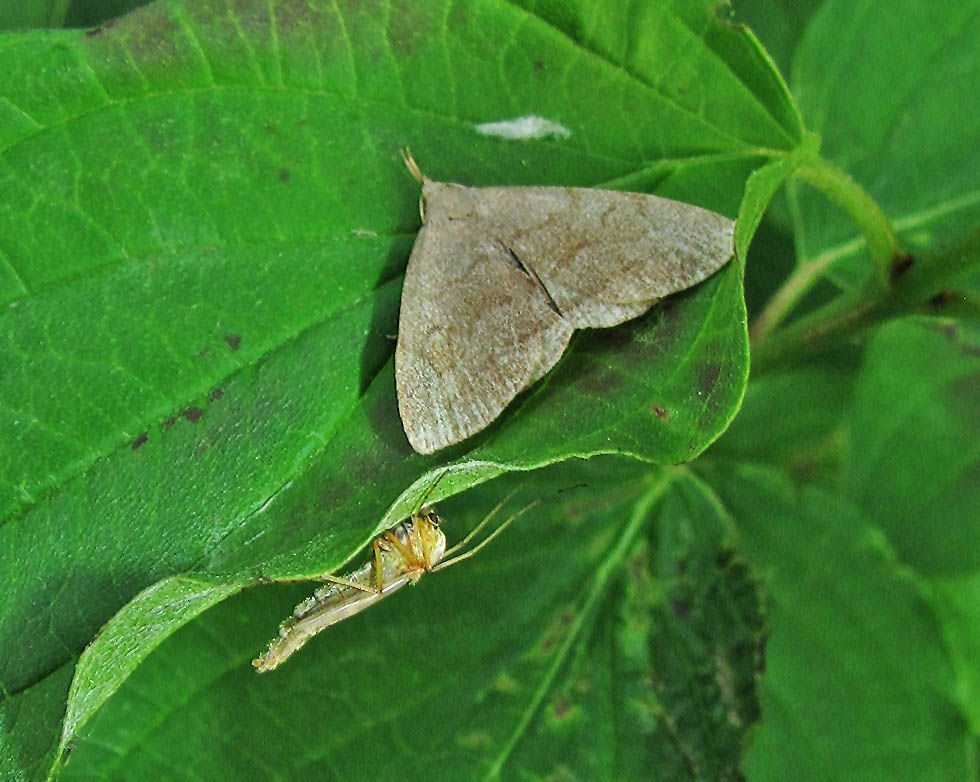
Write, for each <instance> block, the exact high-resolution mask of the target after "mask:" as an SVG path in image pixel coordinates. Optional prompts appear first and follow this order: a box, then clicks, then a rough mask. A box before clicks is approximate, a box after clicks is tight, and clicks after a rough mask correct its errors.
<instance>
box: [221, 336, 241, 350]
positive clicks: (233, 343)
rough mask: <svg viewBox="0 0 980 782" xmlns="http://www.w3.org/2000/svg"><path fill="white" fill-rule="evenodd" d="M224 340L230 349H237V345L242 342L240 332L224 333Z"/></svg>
mask: <svg viewBox="0 0 980 782" xmlns="http://www.w3.org/2000/svg"><path fill="white" fill-rule="evenodd" d="M225 342H227V343H228V347H230V348H231V349H232V350H235V351H237V350H238V346H239V345H241V344H242V335H241V334H225Z"/></svg>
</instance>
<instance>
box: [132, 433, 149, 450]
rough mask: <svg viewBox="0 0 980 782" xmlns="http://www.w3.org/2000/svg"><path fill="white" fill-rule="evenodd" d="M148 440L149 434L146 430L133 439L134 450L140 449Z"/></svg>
mask: <svg viewBox="0 0 980 782" xmlns="http://www.w3.org/2000/svg"><path fill="white" fill-rule="evenodd" d="M146 440H147V434H146V432H143V434H141V435H140V436H139V437H137V438H136V439H135V440H133V450H134V451H138V450H139V449H140V447H141V446H142V445H143V443H145V442H146Z"/></svg>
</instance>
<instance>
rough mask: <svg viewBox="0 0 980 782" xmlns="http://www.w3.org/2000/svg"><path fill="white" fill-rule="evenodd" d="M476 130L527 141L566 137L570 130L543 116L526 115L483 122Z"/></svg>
mask: <svg viewBox="0 0 980 782" xmlns="http://www.w3.org/2000/svg"><path fill="white" fill-rule="evenodd" d="M476 132H477V133H479V134H480V135H481V136H496V137H497V138H505V139H512V140H520V141H527V140H528V139H536V138H548V137H549V136H551V137H552V138H568V137H569V136H571V135H572V133H571V131H570V130H569V129H568V128H566V127H565V126H564V125H559V124H558V123H557V122H552V121H551V120H549V119H545V118H544V117H535V116H531V115H528V116H526V117H518V118H517V119H508V120H503V121H502V122H484V123H483V124H482V125H477V126H476Z"/></svg>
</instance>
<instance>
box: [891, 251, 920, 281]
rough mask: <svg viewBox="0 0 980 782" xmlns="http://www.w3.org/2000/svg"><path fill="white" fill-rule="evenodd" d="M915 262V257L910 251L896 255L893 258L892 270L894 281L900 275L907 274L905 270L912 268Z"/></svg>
mask: <svg viewBox="0 0 980 782" xmlns="http://www.w3.org/2000/svg"><path fill="white" fill-rule="evenodd" d="M914 263H915V258H913V257H912V256H911V254H909V253H904V254H902V255H896V256H895V258H894V259H892V271H891V275H892V282H894V281H895V280H897V279H898V278H899V277H901V276H902V275H903V274H905V272H907V271H908V270H909V269H911V268H912V266H913V264H914Z"/></svg>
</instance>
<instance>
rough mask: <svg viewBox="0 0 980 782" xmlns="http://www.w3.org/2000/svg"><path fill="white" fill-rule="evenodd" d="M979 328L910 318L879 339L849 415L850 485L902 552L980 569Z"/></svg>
mask: <svg viewBox="0 0 980 782" xmlns="http://www.w3.org/2000/svg"><path fill="white" fill-rule="evenodd" d="M978 432H980V328H978V327H977V326H976V325H973V324H970V323H967V322H965V321H953V320H945V319H943V320H940V319H934V318H907V319H904V320H899V321H896V322H893V323H890V324H888V325H887V326H885V327H884V328H882V329H881V331H880V332H879V333H878V334H876V335H875V338H874V339H873V340H872V342H871V344H870V346H869V349H868V352H867V356H866V357H865V362H864V365H863V367H862V369H861V373H860V374H859V375H858V381H857V387H856V399H855V405H854V409H853V413H852V415H851V420H850V453H849V461H850V463H849V464H848V469H847V473H846V474H847V478H848V485H847V490H848V494H849V495H850V497H851V498H852V499H853V500H854V502H855V503H857V504H858V505H859V506H860V507H861V508H862V509H863V511H864V513H865V514H866V515H867V516H868V517H869V518H872V519H874V520H875V522H876V523H877V524H878V526H880V527H881V529H882V530H884V532H885V534H886V535H887V536H888V539H889V540H890V541H891V542H892V545H894V546H895V548H896V549H897V551H898V553H899V556H901V558H902V560H903V561H905V562H907V563H909V564H910V565H912V566H913V567H915V568H916V569H918V570H921V571H922V572H924V573H929V574H936V575H954V574H963V573H970V572H980V523H978V520H980V516H978V509H980V437H978V436H977V434H978Z"/></svg>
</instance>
